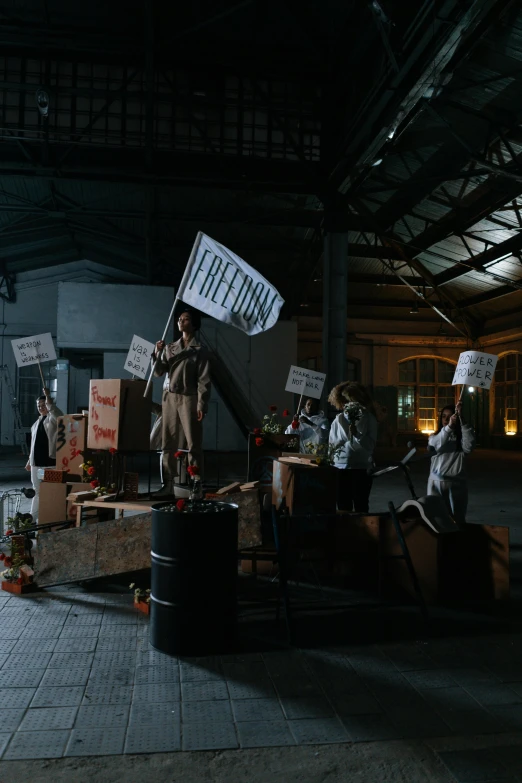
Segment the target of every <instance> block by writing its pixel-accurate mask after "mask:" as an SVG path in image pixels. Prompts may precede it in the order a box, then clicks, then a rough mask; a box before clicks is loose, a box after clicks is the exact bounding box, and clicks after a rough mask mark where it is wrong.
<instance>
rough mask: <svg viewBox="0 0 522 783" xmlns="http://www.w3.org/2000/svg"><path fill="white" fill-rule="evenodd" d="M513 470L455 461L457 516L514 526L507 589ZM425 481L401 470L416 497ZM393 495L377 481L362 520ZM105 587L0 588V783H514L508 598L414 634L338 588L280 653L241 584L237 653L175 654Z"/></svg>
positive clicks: (418, 472) (514, 506) (422, 469)
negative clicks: (152, 642)
mask: <svg viewBox="0 0 522 783" xmlns="http://www.w3.org/2000/svg"><path fill="white" fill-rule="evenodd" d="M399 456H402V454H399ZM393 458H394V454H392V453H391V452H386V453H382V454H379V463H380V464H385V463H386V461H387V460H388V459H389V460H390V461H391V460H393ZM232 462H233V464H232V465H231V466H230V469H229V471H228V475H237V474H239V473H240V470H241V463H240V460H238V458H237V457H234V460H232ZM20 463H21V461H20V459H15V458H13V456H9V455H8V458H7V459H4V460H3V461H0V488H3V487H5V486H7V485H8V484H10V485H16V486H18V485H21V484H22V483H27V474H25V472H24V471H22V470H20ZM521 463H522V455H518V454H516V453H505V452H488V451H478V452H476V453H475V454H474V455H472V457H471V459H470V461H469V473H470V481H469V484H470V512H469V521H470V522H486V523H490V524H491V523H493V524H507V525H509V526H510V527H511V540H512V544H514V546H513V548H512V554H513V563H512V565H513V570H514V574H515V582H516V580H517V579H518V573H519V570H518V557H519V547H518V544H519V543H520V541H519V538H520V536H521V535H522V524H521V520H520V518H519V515H518V507H519V502H518V491H517V489H518V485H519V475H520V468H521V467H522V464H521ZM220 469H221V471H222V473H223V476H224V479H223V481H222V483H225V481H226V478H227V477H228V476H227V469H226V467H225V465H224V463H223V462H222V463H221V468H220ZM427 472H428V462H419V463H418V464H416V465H414V466H413V469H412V475H413V478H414V483H415V486H416V490H417V492H418V494H419V495H421V494H423V493H424V489H423V488H424V486H425V483H424V482H425V481H426V478H427ZM24 480H25V481H24ZM406 497H408V491H407V488H406V485H405V483H404V480H403V478H402V477H401V476H400V475H399V474H398V472H397V471H396V472H394V473H390V474H387V475H385V476H383V477H381V478H379V479H377V480H376V481H375V484H374V490H373V492H372V504H371V506H372V510H375V511H377V510H382V509H384V508H386V505H387V502H388V501H389V500H393V501H394V502H402V501H403V500H404V499H405V498H406ZM521 570H522V569H521ZM248 584H250V583H248ZM517 587H518V585H517V583H515V588H517ZM101 589H102V588H101V587H100V586H98V587H97V586H96V585H92V586H91V587H89V589H87V587H86V589H85V590H82V589H80V588H78V587H77V586H72V587H71V588H63V589H55V590H52V591H47V592H46V593H44V594H36V595H35V596H33V597H31V596H27V597H23V598H13V597H9V596H7V594H4V593H0V596H1V598H0V704H2V707H3V709H2V716H3V722H2V728H0V746H2V749H3V758H2V761H1V762H0V780H2V781H3V780H6V781H7V780H28V779H30V780H31V781H32V783H40V782H41V783H44V782H45V783H47V782H48V781H51V780H52V781H66V780H67V781H70V780H74V781H84V780H85V781H86V780H92V781H95V783H113V782H114V783H116V781H122V783H123V781H125V782H126V783H128V782H129V781H130V783H134V782H135V781H136V783H137V781H140V782H143V783H149V781H151V783H152V781H154V783H163V782H164V783H167V782H168V783H174V782H176V783H177V782H178V781H180V783H181V781H183V783H192V782H194V783H196V781H197V782H198V783H199V781H205V782H206V781H211V782H212V783H214V781H215V782H216V783H218V781H219V782H220V783H221V781H223V783H224V781H225V780H226V781H227V783H228V782H229V781H249V782H251V781H252V782H253V783H258V782H259V783H261V782H263V783H265V782H266V783H268V781H275V782H276V783H278V782H279V781H281V783H283V781H285V783H286V781H288V783H293V782H294V781H295V782H296V783H297V781H300V782H303V783H322V782H323V781H324V783H337V781H346V780H350V781H352V780H353V781H357V782H359V783H375V781H384V782H385V783H387V782H388V781H389V782H390V783H392V781H393V783H395V782H396V781H397V782H398V781H408V783H412V782H413V783H416V782H417V781H434V782H435V783H467V781H469V782H470V783H471V781H476V783H486V782H488V781H490V782H491V783H492V782H493V781H497V783H513V782H514V781H519V782H520V781H522V732H521V729H522V655H521V653H522V624H521V622H520V613H519V606H518V603H519V602H518V601H515V602H514V603H513V605H512V606H511V607H508V608H504V609H503V610H502V611H501V612H496V613H492V611H491V608H481V609H480V608H474V609H473V611H470V609H469V607H468V609H467V610H466V611H465V610H463V609H453V610H449V609H442V608H440V609H436V610H434V611H433V613H432V619H433V622H432V626H431V628H430V632H429V633H427V632H426V628H425V627H424V626H423V624H422V622H421V620H420V618H419V615H418V612H417V611H416V609H415V607H406V606H403V607H400V606H399V607H392V606H386V605H384V606H382V605H379V604H377V603H375V601H374V599H373V597H371V596H370V597H368V596H361V595H355V594H350V595H344V598H345V599H347V601H348V604H350V603H351V604H352V605H351V606H348V608H347V609H342V610H341V609H338V610H336V609H335V601H334V602H333V603H334V608H333V610H332V611H331V612H330V613H328V612H327V613H321V612H314V611H310V610H308V612H307V613H305V614H304V615H303V616H302V619H301V626H300V627H301V631H302V633H301V634H300V636H299V644H300V647H299V648H298V649H293V650H291V649H288V648H287V647H286V643H285V637H284V633H283V632H282V629H279V630H276V629H275V628H274V625H273V621H272V614H271V612H272V610H273V607H271V608H270V612H269V613H268V614H267V612H266V611H265V612H264V613H263V610H260V609H259V606H257V607H255V606H254V608H252V606H253V603H252V601H250V600H248V599H249V598H251V596H250V594H249V593H248V591H247V594H246V596H243V598H245V599H246V600H244V604H243V606H244V608H243V610H242V611H243V624H242V640H243V641H242V644H241V646H240V648H238V650H237V651H236V652H235V657H230V656H223V657H217V658H216V657H214V658H212V659H209V658H203V659H199V660H194V659H191V660H188V659H187V660H183V659H182V660H176V659H172V658H165V657H164V656H161V654H158V653H156V652H154V651H152V650H150V649H149V646H148V640H147V620H146V619H144V618H143V616H140V615H136V614H135V613H134V611H133V610H132V607H131V606H130V600H131V599H130V597H129V595H128V594H126V595H122V594H121V588H119V587H118V586H115V587H114V588H112V587H110V586H109V589H111V590H113V592H109V593H107V592H105V593H101V592H94V590H98V591H99V590H101ZM104 589H106V588H104ZM515 592H516V593H518V589H516V590H515ZM295 598H296V601H297V603H298V604H299V602H300V601H301V602H302V603H303V605H308V602H309V599H310V595H309V594H308V593H306V591H304V592H301V593H299V594H297V593H296V595H295ZM109 682H110V683H111V684H112V687H108V684H109ZM157 684H160V687H159V688H158V687H156V686H157ZM104 724H105V725H104ZM257 744H261V745H262V746H263V747H252V746H253V745H257ZM60 756H63V757H62V758H60Z"/></svg>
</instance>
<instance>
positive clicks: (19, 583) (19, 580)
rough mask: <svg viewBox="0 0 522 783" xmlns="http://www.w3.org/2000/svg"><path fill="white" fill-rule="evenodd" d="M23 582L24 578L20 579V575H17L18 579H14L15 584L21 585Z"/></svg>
mask: <svg viewBox="0 0 522 783" xmlns="http://www.w3.org/2000/svg"><path fill="white" fill-rule="evenodd" d="M23 583H24V580H23V579H22V577H21V576H19V577H18V579H17V580H16V584H17V585H23Z"/></svg>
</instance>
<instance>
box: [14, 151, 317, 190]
mask: <svg viewBox="0 0 522 783" xmlns="http://www.w3.org/2000/svg"><path fill="white" fill-rule="evenodd" d="M13 142H14V140H11V139H8V138H4V139H3V142H2V145H0V174H2V173H3V174H9V175H21V176H33V177H37V178H51V179H57V180H59V179H80V180H84V181H85V180H89V181H94V182H96V181H102V182H115V183H124V184H138V185H157V186H161V185H166V186H169V185H177V186H183V185H191V186H194V187H198V186H201V187H206V188H209V187H216V188H227V189H232V190H241V191H244V190H258V191H260V192H277V193H299V194H308V195H314V196H315V195H316V193H317V192H318V191H319V190H320V181H321V179H320V178H321V167H320V164H319V163H318V162H306V163H304V162H302V161H298V160H274V159H265V158H256V157H254V156H252V157H247V156H235V155H230V156H227V155H209V154H205V153H202V152H187V153H183V152H174V151H165V152H164V151H161V150H157V149H156V150H155V151H154V166H153V168H152V170H150V171H149V170H147V169H146V168H145V166H144V163H143V150H142V149H134V150H133V149H122V148H120V147H118V146H116V145H114V146H111V145H107V146H106V147H105V145H104V146H102V145H99V146H97V147H91V146H87V145H85V146H84V145H81V144H79V145H77V146H76V147H75V148H74V150H73V151H72V152H69V150H70V145H68V144H61V143H56V144H55V143H52V144H51V143H50V144H49V149H48V153H49V154H48V160H47V161H39V163H38V165H35V164H33V163H31V162H29V161H27V159H26V158H24V157H22V156H21V154H20V152H19V150H18V148H17V146H16V144H14V143H13ZM27 148H28V149H30V150H31V151H32V152H34V155H35V156H36V159H38V160H39V157H40V143H39V142H36V143H29V142H28V143H27ZM64 156H67V157H66V159H65V162H63V163H62V162H61V161H62V159H64Z"/></svg>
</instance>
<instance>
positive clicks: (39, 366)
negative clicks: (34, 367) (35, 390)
mask: <svg viewBox="0 0 522 783" xmlns="http://www.w3.org/2000/svg"><path fill="white" fill-rule="evenodd" d="M36 361H37V362H38V369H39V370H40V378H41V379H42V391H43V390H44V389H45V388H46V386H45V381H44V377H43V372H42V365H41V364H40V359H38V357H37V358H36Z"/></svg>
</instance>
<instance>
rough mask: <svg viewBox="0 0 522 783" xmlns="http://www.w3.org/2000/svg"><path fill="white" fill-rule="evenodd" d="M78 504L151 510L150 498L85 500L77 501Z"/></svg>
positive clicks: (89, 506)
mask: <svg viewBox="0 0 522 783" xmlns="http://www.w3.org/2000/svg"><path fill="white" fill-rule="evenodd" d="M78 505H79V506H83V507H84V508H91V506H92V507H93V508H120V509H123V511H152V505H151V501H150V500H133V501H127V500H118V501H104V500H86V501H84V502H83V503H78Z"/></svg>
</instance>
